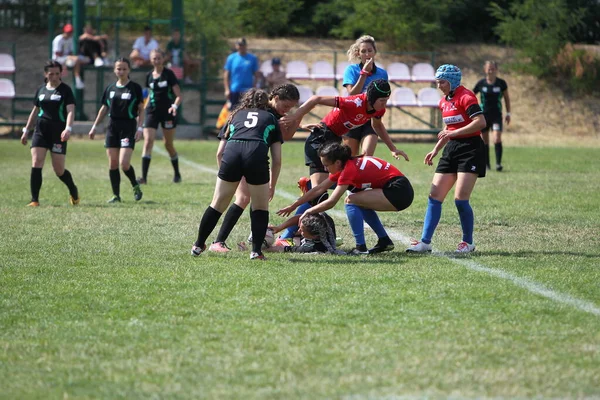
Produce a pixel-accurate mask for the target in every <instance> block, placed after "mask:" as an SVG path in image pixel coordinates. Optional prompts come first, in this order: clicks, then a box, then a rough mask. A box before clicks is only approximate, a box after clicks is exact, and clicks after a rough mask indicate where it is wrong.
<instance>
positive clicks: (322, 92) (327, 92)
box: [315, 86, 340, 96]
mask: <svg viewBox="0 0 600 400" xmlns="http://www.w3.org/2000/svg"><path fill="white" fill-rule="evenodd" d="M315 94H316V95H317V96H339V95H340V92H338V90H337V89H336V88H335V87H333V86H319V87H318V88H317V90H316V91H315Z"/></svg>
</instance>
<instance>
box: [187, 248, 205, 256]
mask: <svg viewBox="0 0 600 400" xmlns="http://www.w3.org/2000/svg"><path fill="white" fill-rule="evenodd" d="M204 250H206V245H204V246H202V247H200V246H192V250H191V251H190V254H191V255H192V256H194V257H198V256H199V255H200V254H202V253H204Z"/></svg>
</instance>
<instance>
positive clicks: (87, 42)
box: [79, 24, 108, 67]
mask: <svg viewBox="0 0 600 400" xmlns="http://www.w3.org/2000/svg"><path fill="white" fill-rule="evenodd" d="M107 47H108V35H94V28H93V27H92V25H91V24H86V25H85V27H84V28H83V33H82V34H81V36H79V54H81V55H84V56H86V57H88V58H89V59H90V60H94V65H95V66H96V67H101V66H103V65H104V62H105V61H104V58H105V57H106V49H107ZM90 62H91V61H90Z"/></svg>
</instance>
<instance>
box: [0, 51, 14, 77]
mask: <svg viewBox="0 0 600 400" xmlns="http://www.w3.org/2000/svg"><path fill="white" fill-rule="evenodd" d="M14 72H15V60H14V59H13V57H12V56H11V55H10V54H0V74H12V73H14Z"/></svg>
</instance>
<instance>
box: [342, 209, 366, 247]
mask: <svg viewBox="0 0 600 400" xmlns="http://www.w3.org/2000/svg"><path fill="white" fill-rule="evenodd" d="M345 206H346V215H347V216H348V222H349V223H350V229H352V234H354V240H355V241H356V244H357V245H360V244H366V241H365V224H364V223H363V213H362V209H361V208H360V207H359V206H357V205H355V204H345Z"/></svg>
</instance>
